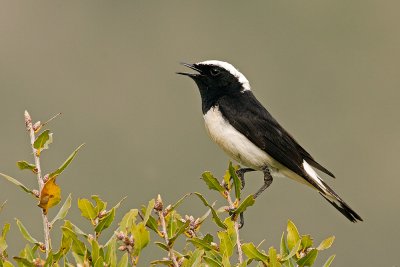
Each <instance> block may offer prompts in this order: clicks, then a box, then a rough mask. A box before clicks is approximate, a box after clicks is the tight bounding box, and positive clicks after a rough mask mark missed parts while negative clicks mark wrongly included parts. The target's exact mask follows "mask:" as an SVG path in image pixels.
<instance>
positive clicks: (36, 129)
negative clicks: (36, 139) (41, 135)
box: [32, 121, 42, 133]
mask: <svg viewBox="0 0 400 267" xmlns="http://www.w3.org/2000/svg"><path fill="white" fill-rule="evenodd" d="M32 128H33V131H35V133H36V132H37V131H39V130H40V128H42V123H41V122H40V121H37V122H35V124H33V126H32Z"/></svg>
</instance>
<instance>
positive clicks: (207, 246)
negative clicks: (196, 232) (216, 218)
mask: <svg viewBox="0 0 400 267" xmlns="http://www.w3.org/2000/svg"><path fill="white" fill-rule="evenodd" d="M187 241H188V242H189V243H192V244H193V245H194V246H195V247H197V248H201V249H204V250H205V251H208V250H214V251H216V249H215V247H213V245H211V243H210V242H207V241H206V240H204V239H200V238H197V237H193V238H189V239H188V240H187Z"/></svg>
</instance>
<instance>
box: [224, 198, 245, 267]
mask: <svg viewBox="0 0 400 267" xmlns="http://www.w3.org/2000/svg"><path fill="white" fill-rule="evenodd" d="M226 195H227V198H226V200H227V201H228V203H229V208H230V209H234V208H235V206H234V205H233V202H232V199H231V196H230V194H229V192H228V191H226ZM234 225H235V232H236V247H237V253H238V260H239V263H240V264H241V263H243V251H242V243H241V242H240V237H239V222H238V221H237V220H235V221H234Z"/></svg>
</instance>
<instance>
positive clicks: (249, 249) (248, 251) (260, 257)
mask: <svg viewBox="0 0 400 267" xmlns="http://www.w3.org/2000/svg"><path fill="white" fill-rule="evenodd" d="M242 250H243V253H244V254H245V255H246V256H247V258H249V259H254V260H257V261H261V262H263V263H265V264H267V265H268V256H267V255H265V254H264V253H262V252H261V251H259V250H258V249H257V248H256V246H254V244H253V243H244V244H242Z"/></svg>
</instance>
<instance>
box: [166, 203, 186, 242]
mask: <svg viewBox="0 0 400 267" xmlns="http://www.w3.org/2000/svg"><path fill="white" fill-rule="evenodd" d="M165 222H166V224H167V233H168V236H170V237H171V236H174V235H175V233H176V231H177V229H178V221H177V215H176V211H174V210H173V211H172V212H170V213H169V214H168V215H167V216H166V217H165ZM181 225H182V223H181V224H180V226H181Z"/></svg>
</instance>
